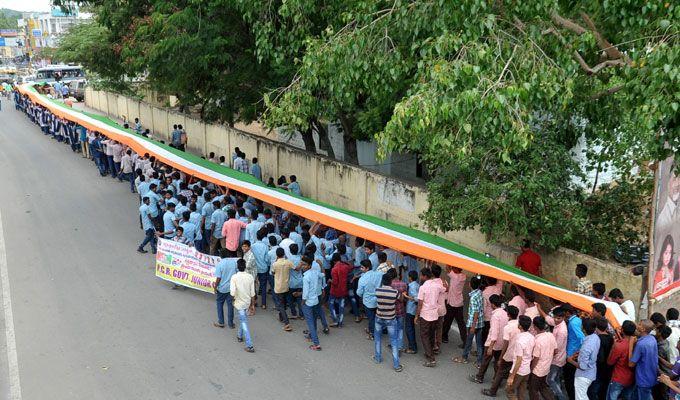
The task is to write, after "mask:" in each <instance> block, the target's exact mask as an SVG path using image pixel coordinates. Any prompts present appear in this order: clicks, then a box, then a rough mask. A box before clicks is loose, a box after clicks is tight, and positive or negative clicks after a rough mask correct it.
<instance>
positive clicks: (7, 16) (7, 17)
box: [0, 8, 21, 29]
mask: <svg viewBox="0 0 680 400" xmlns="http://www.w3.org/2000/svg"><path fill="white" fill-rule="evenodd" d="M19 18H21V13H20V12H18V11H14V10H10V9H8V8H0V29H17V28H18V25H17V20H18V19H19Z"/></svg>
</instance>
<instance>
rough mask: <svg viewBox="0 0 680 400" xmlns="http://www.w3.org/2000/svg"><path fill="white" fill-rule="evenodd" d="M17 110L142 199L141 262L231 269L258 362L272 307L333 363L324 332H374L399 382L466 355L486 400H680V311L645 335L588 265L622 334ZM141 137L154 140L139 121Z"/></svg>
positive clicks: (534, 264) (249, 168) (240, 334)
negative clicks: (257, 332)
mask: <svg viewBox="0 0 680 400" xmlns="http://www.w3.org/2000/svg"><path fill="white" fill-rule="evenodd" d="M15 99H16V101H17V109H19V110H22V111H23V112H25V113H26V114H27V115H28V117H29V118H30V119H31V120H32V121H33V122H35V123H36V124H38V125H39V126H40V127H41V129H42V131H43V132H44V133H45V134H46V135H51V136H52V137H53V138H54V139H56V140H57V141H60V142H64V143H67V144H69V145H70V146H71V148H72V149H73V151H74V152H81V153H82V154H83V157H87V158H90V159H91V160H92V161H93V162H94V164H95V165H96V166H97V168H98V171H99V173H100V174H101V175H102V176H110V177H111V178H113V179H118V180H120V181H127V182H129V183H130V191H131V192H133V193H136V194H137V195H138V196H139V200H140V207H139V218H140V226H141V229H142V230H143V232H144V239H143V241H142V242H141V243H140V245H139V246H138V248H137V251H138V252H140V253H146V252H147V250H146V248H147V246H149V247H150V249H151V251H152V252H153V253H155V251H156V240H157V238H158V237H163V238H165V239H168V240H174V241H177V242H181V243H184V244H187V245H189V246H194V247H195V248H196V250H198V251H200V252H203V253H206V254H211V255H219V256H220V257H221V261H220V262H219V263H218V264H217V266H216V268H215V278H216V282H215V287H214V290H215V299H216V308H217V320H216V321H215V322H214V324H213V325H214V326H215V327H216V328H219V329H223V328H225V327H229V328H232V329H235V328H236V327H237V325H236V324H235V321H234V318H235V317H236V316H238V330H237V331H236V332H237V333H236V337H237V339H238V341H239V342H245V351H247V352H251V353H252V352H254V351H255V344H254V340H253V335H251V332H250V325H249V318H252V317H253V316H254V315H255V313H256V308H257V307H258V306H259V307H260V308H261V309H263V310H266V309H267V308H268V306H269V305H270V304H271V303H269V301H268V300H269V299H271V301H272V302H273V306H274V307H273V309H274V310H275V311H276V313H275V314H273V315H274V317H273V318H277V319H278V321H279V323H280V324H281V329H282V331H284V332H292V331H294V330H295V327H294V324H293V323H292V322H291V320H294V319H297V320H304V321H305V328H303V331H302V333H303V337H304V338H305V340H307V341H308V342H309V349H311V350H313V351H320V350H322V347H321V340H320V335H319V330H320V331H321V332H322V333H323V334H325V335H328V334H330V332H331V328H333V329H342V328H343V327H345V322H346V319H347V318H348V317H349V315H351V316H352V317H353V319H354V322H355V323H356V324H361V323H362V321H363V320H367V325H366V326H365V328H364V334H365V336H366V339H368V340H371V341H373V342H374V355H373V360H374V361H375V362H376V363H382V362H383V343H382V342H383V340H385V341H387V342H388V344H387V346H386V347H387V348H389V353H390V356H391V361H392V368H393V369H394V371H396V372H400V371H402V370H403V369H404V365H403V364H402V361H403V359H404V357H403V356H404V355H405V354H408V355H413V354H416V353H418V352H419V351H421V352H422V354H423V361H422V365H423V366H424V367H429V368H432V367H436V366H437V365H438V360H437V358H438V356H439V355H440V354H441V352H442V350H443V348H444V346H453V344H454V343H455V342H457V346H458V349H459V350H460V355H458V356H456V357H454V358H453V359H452V362H453V364H470V363H472V364H474V366H475V370H474V371H475V373H473V374H470V375H469V377H468V379H469V380H470V381H471V382H473V383H475V384H479V385H485V383H488V387H487V386H485V387H484V388H480V389H481V393H482V394H483V395H484V396H490V397H495V396H496V395H497V394H498V392H499V391H500V390H501V389H502V388H503V387H504V388H505V391H506V394H507V396H508V398H510V399H517V398H519V399H527V398H529V399H532V400H536V399H539V398H540V397H543V398H544V399H547V400H551V399H560V400H564V399H578V400H585V399H590V400H605V399H606V400H617V399H619V398H623V399H625V400H633V399H638V400H647V399H651V398H654V399H660V400H666V399H674V398H675V399H680V396H679V395H678V393H680V386H679V385H678V376H679V375H680V360H679V359H678V352H679V350H680V344H679V342H678V339H679V338H680V321H679V316H678V310H677V309H676V308H670V309H668V310H667V312H666V314H665V315H662V314H660V313H654V314H652V315H651V316H650V318H649V319H643V320H641V321H637V320H636V317H635V307H634V305H633V303H632V302H631V301H630V300H626V299H625V297H624V295H623V293H622V291H621V290H620V289H618V288H613V289H611V290H609V292H607V290H606V285H605V284H604V283H602V282H596V283H592V282H591V281H590V280H588V278H587V274H588V268H587V266H586V265H583V264H579V265H577V266H576V267H575V274H574V275H575V276H574V281H573V289H574V290H575V291H577V292H579V293H582V294H584V295H587V296H592V297H593V298H595V299H596V300H602V301H612V302H614V303H616V304H618V305H619V306H620V307H621V309H622V311H623V312H624V313H625V314H626V315H628V320H626V321H625V322H624V323H623V324H622V325H621V326H620V327H617V328H616V329H614V328H613V327H612V326H611V324H610V323H609V321H608V320H607V319H606V318H605V317H606V315H607V313H608V311H607V306H606V305H605V304H604V303H600V302H595V303H594V304H593V306H592V309H591V310H587V311H583V310H577V309H576V308H575V307H573V306H572V305H570V304H567V303H560V302H558V301H556V300H554V299H550V298H546V297H545V296H539V295H538V294H537V293H534V292H533V291H531V290H529V289H526V288H523V287H520V286H518V285H514V284H509V283H506V282H502V281H500V280H497V279H496V278H494V277H491V276H469V275H468V274H466V273H464V272H463V271H462V270H461V269H460V268H457V267H456V266H444V267H442V266H440V265H436V264H433V263H431V262H428V261H426V260H417V259H415V258H414V257H411V256H409V255H406V254H401V253H399V252H397V251H395V250H393V249H390V248H387V247H384V246H380V245H378V244H376V243H373V242H371V241H370V240H368V239H366V238H359V237H352V236H350V235H348V234H346V233H344V232H340V231H337V230H336V229H334V228H332V227H327V226H321V225H319V224H316V223H313V222H311V221H307V220H306V219H305V218H303V217H302V216H299V215H295V214H293V213H291V212H289V211H287V210H283V209H279V208H276V207H271V206H268V205H267V204H265V203H263V202H262V201H261V200H259V199H256V198H252V197H250V196H246V195H244V194H243V193H239V192H238V191H236V190H234V189H230V188H225V187H220V186H218V185H214V184H212V183H209V182H205V181H201V180H197V179H194V178H193V177H191V176H187V175H186V174H185V173H183V172H182V171H179V170H175V169H173V168H172V167H170V166H168V165H164V164H163V163H161V162H159V161H158V160H156V159H155V158H154V157H153V156H150V155H149V154H136V153H135V152H134V151H132V149H130V148H127V147H126V146H125V145H124V144H121V143H117V142H116V141H114V140H110V139H107V138H106V137H105V136H103V135H101V134H100V133H98V132H90V131H88V130H87V129H85V128H84V127H81V126H78V125H76V124H73V123H72V122H69V121H65V120H63V119H60V118H58V117H56V116H54V115H52V114H51V113H50V111H49V110H47V109H45V108H43V107H41V106H39V105H37V104H34V103H32V102H30V100H29V99H28V98H26V97H24V96H20V95H18V94H17V95H16V97H15ZM134 129H135V130H136V131H137V132H138V133H140V132H141V124H140V123H139V120H135V128H134ZM177 129H181V128H180V127H178V128H177ZM180 137H181V134H180ZM83 143H86V145H83ZM184 143H186V140H185V141H184ZM207 158H208V159H209V160H211V161H213V162H220V163H225V165H228V166H230V167H232V168H234V169H237V170H239V171H242V172H246V173H250V174H253V175H255V176H257V177H258V179H262V176H261V174H262V171H261V169H259V165H258V163H257V159H252V163H251V162H249V161H248V159H247V158H246V155H245V154H244V153H243V152H242V151H240V150H239V149H238V148H237V149H235V151H234V153H233V154H232V155H231V162H230V163H229V164H227V163H226V161H225V158H224V157H220V158H219V159H216V158H215V155H214V154H212V153H211V154H209V155H208V156H207ZM255 166H257V168H254V167H255ZM283 178H285V177H283ZM289 179H290V182H287V181H281V180H279V182H277V183H276V184H275V183H273V178H270V180H271V183H272V184H274V185H276V186H281V187H285V188H287V189H288V190H290V191H291V192H293V193H296V194H300V189H299V184H298V183H297V179H295V177H294V176H291V177H290V178H289ZM517 266H518V267H520V268H522V269H524V270H527V271H529V272H531V273H535V274H537V275H538V274H540V267H541V260H540V256H538V255H537V254H536V253H534V252H533V251H532V250H531V243H530V242H528V241H526V242H525V243H524V244H523V245H522V253H521V254H520V256H519V257H518V259H517ZM225 305H226V308H227V315H226V317H225V313H224V307H225ZM264 318H266V316H264ZM454 322H455V324H456V325H455V326H456V327H457V333H455V332H456V330H455V329H454V330H452V329H451V328H452V326H453V324H454ZM319 325H320V329H319ZM454 333H455V337H454ZM384 335H385V336H384ZM329 342H330V340H329Z"/></svg>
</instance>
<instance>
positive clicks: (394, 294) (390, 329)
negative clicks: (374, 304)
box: [373, 268, 404, 372]
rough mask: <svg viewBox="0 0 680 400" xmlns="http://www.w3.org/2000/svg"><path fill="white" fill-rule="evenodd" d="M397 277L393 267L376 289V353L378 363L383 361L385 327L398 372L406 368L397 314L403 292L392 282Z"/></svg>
mask: <svg viewBox="0 0 680 400" xmlns="http://www.w3.org/2000/svg"><path fill="white" fill-rule="evenodd" d="M396 277H397V271H396V270H395V269H394V268H392V269H390V270H388V271H387V272H386V273H385V274H384V275H383V276H382V285H381V286H380V287H378V288H376V289H375V297H376V298H377V300H378V308H377V309H376V318H375V332H376V335H374V338H375V355H374V356H373V360H374V361H375V362H376V363H381V362H382V344H381V336H382V335H381V334H380V332H382V330H383V328H386V329H387V333H388V334H389V337H390V344H391V345H392V366H393V368H394V370H395V371H396V372H401V371H402V370H403V369H404V368H403V367H402V366H401V365H400V364H399V327H398V320H397V315H396V303H397V301H401V293H399V291H397V290H396V289H394V288H392V287H391V286H390V284H391V283H392V280H393V279H395V278H396Z"/></svg>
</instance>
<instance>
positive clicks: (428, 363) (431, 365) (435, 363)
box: [423, 361, 437, 368]
mask: <svg viewBox="0 0 680 400" xmlns="http://www.w3.org/2000/svg"><path fill="white" fill-rule="evenodd" d="M436 365H437V362H436V361H425V362H423V367H428V368H432V367H435V366H436Z"/></svg>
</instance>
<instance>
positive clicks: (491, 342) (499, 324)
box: [468, 294, 509, 383]
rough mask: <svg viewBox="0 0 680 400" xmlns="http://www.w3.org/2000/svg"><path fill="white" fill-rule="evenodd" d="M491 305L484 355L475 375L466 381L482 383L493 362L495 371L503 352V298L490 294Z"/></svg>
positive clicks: (506, 320)
mask: <svg viewBox="0 0 680 400" xmlns="http://www.w3.org/2000/svg"><path fill="white" fill-rule="evenodd" d="M489 302H490V304H491V321H490V328H489V335H488V336H487V338H486V342H484V346H485V353H484V360H483V361H482V365H481V366H480V367H479V372H477V374H476V375H470V376H469V377H468V379H469V380H470V381H471V382H474V383H482V382H484V375H485V374H486V370H487V369H488V368H489V364H491V362H492V360H493V366H494V371H495V370H496V369H497V364H498V360H500V358H501V352H502V351H503V327H504V326H506V325H507V323H508V319H509V318H508V313H507V312H505V310H504V309H503V308H502V307H501V306H502V305H503V298H502V297H501V296H499V295H497V294H492V295H491V297H490V298H489Z"/></svg>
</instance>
